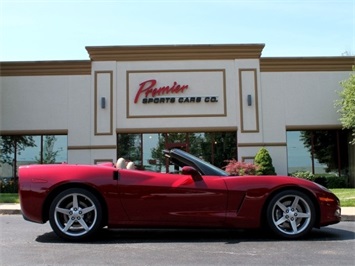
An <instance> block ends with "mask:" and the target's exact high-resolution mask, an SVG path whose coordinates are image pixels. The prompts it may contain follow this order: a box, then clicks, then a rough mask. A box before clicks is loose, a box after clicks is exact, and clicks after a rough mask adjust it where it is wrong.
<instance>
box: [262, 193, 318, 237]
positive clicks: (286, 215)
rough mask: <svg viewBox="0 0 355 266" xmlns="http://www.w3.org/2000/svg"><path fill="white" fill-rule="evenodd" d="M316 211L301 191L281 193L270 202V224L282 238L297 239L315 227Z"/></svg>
mask: <svg viewBox="0 0 355 266" xmlns="http://www.w3.org/2000/svg"><path fill="white" fill-rule="evenodd" d="M314 221H315V209H314V205H313V203H312V201H311V200H310V199H309V197H308V196H307V195H305V194H304V193H302V192H299V191H293V190H291V191H285V192H282V193H279V194H278V195H276V196H275V197H274V199H273V200H272V201H271V202H270V205H269V208H268V223H269V226H270V227H271V229H272V230H273V231H274V232H275V233H277V234H278V235H280V236H283V237H286V238H297V237H300V236H303V235H305V234H306V233H308V232H309V231H310V230H311V229H312V228H313V225H314Z"/></svg>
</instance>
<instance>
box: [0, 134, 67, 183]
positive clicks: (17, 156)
mask: <svg viewBox="0 0 355 266" xmlns="http://www.w3.org/2000/svg"><path fill="white" fill-rule="evenodd" d="M0 149H1V155H0V178H1V179H9V178H10V179H11V178H16V177H17V170H18V167H19V166H21V165H29V164H56V163H62V162H67V160H68V159H67V136H66V135H26V136H21V135H12V136H0Z"/></svg>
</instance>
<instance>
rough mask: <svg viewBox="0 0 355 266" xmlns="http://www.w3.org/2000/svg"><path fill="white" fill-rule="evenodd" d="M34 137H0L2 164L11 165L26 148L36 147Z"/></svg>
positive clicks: (0, 160)
mask: <svg viewBox="0 0 355 266" xmlns="http://www.w3.org/2000/svg"><path fill="white" fill-rule="evenodd" d="M35 146H36V144H35V141H34V139H33V137H32V136H0V162H1V163H8V164H11V165H12V163H13V162H14V161H16V156H17V155H19V154H21V151H23V150H24V149H25V148H26V147H35Z"/></svg>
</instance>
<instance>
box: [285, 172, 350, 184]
mask: <svg viewBox="0 0 355 266" xmlns="http://www.w3.org/2000/svg"><path fill="white" fill-rule="evenodd" d="M291 176H294V177H299V178H303V179H307V180H310V181H313V182H316V183H318V184H320V185H322V186H324V187H326V188H346V187H347V185H346V180H345V178H344V177H339V176H334V175H326V176H318V175H314V174H312V173H311V172H309V171H299V172H295V173H292V174H291Z"/></svg>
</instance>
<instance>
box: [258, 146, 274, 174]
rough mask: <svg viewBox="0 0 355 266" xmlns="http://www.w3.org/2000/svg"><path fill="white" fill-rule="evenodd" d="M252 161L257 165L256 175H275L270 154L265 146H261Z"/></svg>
mask: <svg viewBox="0 0 355 266" xmlns="http://www.w3.org/2000/svg"><path fill="white" fill-rule="evenodd" d="M254 163H255V165H256V166H257V170H256V174H257V175H276V172H275V167H274V166H273V164H272V159H271V156H270V154H269V152H268V150H267V149H266V148H261V149H260V150H259V151H258V153H257V154H256V155H255V159H254Z"/></svg>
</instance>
